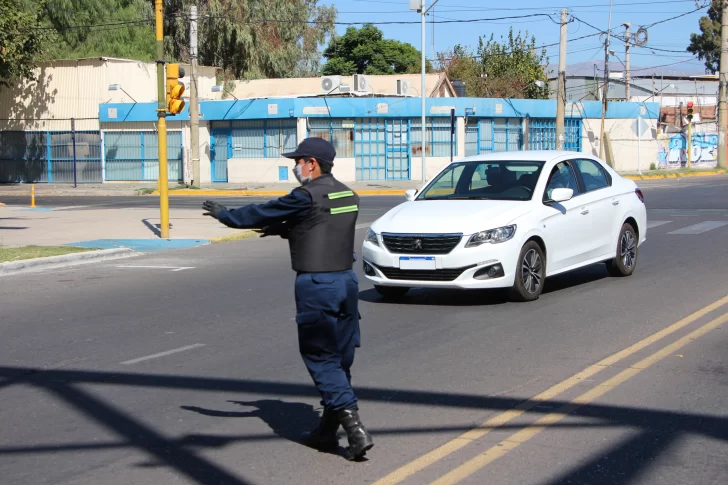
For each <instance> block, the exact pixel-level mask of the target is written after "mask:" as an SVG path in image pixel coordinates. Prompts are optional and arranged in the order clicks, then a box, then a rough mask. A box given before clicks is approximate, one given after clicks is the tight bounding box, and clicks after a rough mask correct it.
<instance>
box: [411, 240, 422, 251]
mask: <svg viewBox="0 0 728 485" xmlns="http://www.w3.org/2000/svg"><path fill="white" fill-rule="evenodd" d="M412 249H422V239H415V240H414V242H413V243H412Z"/></svg>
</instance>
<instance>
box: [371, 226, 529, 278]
mask: <svg viewBox="0 0 728 485" xmlns="http://www.w3.org/2000/svg"><path fill="white" fill-rule="evenodd" d="M468 239H469V236H464V237H463V238H462V240H461V241H460V243H458V245H457V246H456V247H455V248H454V249H453V250H452V251H450V252H449V253H448V254H410V253H407V254H405V253H393V252H390V251H389V250H388V249H387V248H386V247H385V246H384V244H383V242H382V240H381V236H380V237H379V245H378V246H377V245H375V244H373V243H371V242H369V241H365V242H364V245H363V246H362V259H363V262H362V264H363V266H364V269H365V271H364V274H365V276H366V278H367V279H368V280H369V281H371V282H372V283H374V284H375V285H378V286H404V287H409V288H456V289H457V288H460V289H479V288H510V287H511V286H513V282H514V281H515V273H516V262H517V260H518V254H519V252H520V246H519V245H518V243H517V242H516V241H515V240H513V239H511V240H510V241H506V242H504V243H499V244H482V245H480V246H478V247H474V248H466V247H465V243H466V242H467V240H468ZM412 256H431V257H434V258H435V269H434V270H402V269H400V264H399V261H400V260H399V258H400V257H412ZM498 265H500V266H501V267H502V276H496V277H493V278H491V277H488V276H487V269H488V268H491V267H497V266H498ZM484 273H485V274H484ZM499 273H500V272H499ZM476 275H477V276H476Z"/></svg>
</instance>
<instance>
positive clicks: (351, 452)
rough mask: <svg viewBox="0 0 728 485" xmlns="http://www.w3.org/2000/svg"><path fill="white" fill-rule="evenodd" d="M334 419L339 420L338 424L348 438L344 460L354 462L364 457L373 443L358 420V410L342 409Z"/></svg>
mask: <svg viewBox="0 0 728 485" xmlns="http://www.w3.org/2000/svg"><path fill="white" fill-rule="evenodd" d="M336 417H337V418H339V422H340V423H341V425H342V426H343V427H344V430H345V431H346V435H347V437H348V438H349V447H348V448H347V449H346V451H347V454H346V458H347V459H348V460H356V459H358V458H361V457H362V456H364V455H366V453H367V450H370V449H371V448H372V446H374V442H373V441H372V437H371V435H370V434H369V432H368V431H367V429H366V428H365V427H364V425H363V424H362V422H361V419H359V410H358V409H357V408H352V409H343V410H341V411H339V412H338V413H336Z"/></svg>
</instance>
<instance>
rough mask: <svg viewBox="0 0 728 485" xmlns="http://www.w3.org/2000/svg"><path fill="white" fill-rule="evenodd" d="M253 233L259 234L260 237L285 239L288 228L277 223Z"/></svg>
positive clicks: (283, 224)
mask: <svg viewBox="0 0 728 485" xmlns="http://www.w3.org/2000/svg"><path fill="white" fill-rule="evenodd" d="M254 231H255V232H257V233H258V234H260V237H267V236H280V237H282V238H284V239H285V238H286V236H287V234H288V226H287V225H286V224H285V223H277V224H271V225H270V226H265V227H263V228H260V229H255V230H254Z"/></svg>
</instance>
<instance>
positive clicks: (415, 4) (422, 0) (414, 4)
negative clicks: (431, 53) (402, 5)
mask: <svg viewBox="0 0 728 485" xmlns="http://www.w3.org/2000/svg"><path fill="white" fill-rule="evenodd" d="M439 1H440V0H433V2H432V5H430V8H427V5H426V0H409V8H410V10H416V11H417V12H418V13H419V14H420V15H421V16H422V52H421V53H420V54H421V55H422V59H421V62H422V86H421V87H420V101H421V104H422V121H421V123H422V147H421V149H422V183H425V181H426V180H427V162H426V160H425V159H426V156H425V146H426V142H427V138H426V136H427V131H426V128H425V124H426V117H425V115H426V113H425V110H426V103H425V97H426V96H427V93H426V92H425V90H426V87H425V65H426V59H425V53H426V50H427V46H426V44H425V25H426V22H425V19H426V18H427V12H429V11H430V10H432V7H434V6H435V4H436V3H437V2H439ZM433 37H434V34H433Z"/></svg>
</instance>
